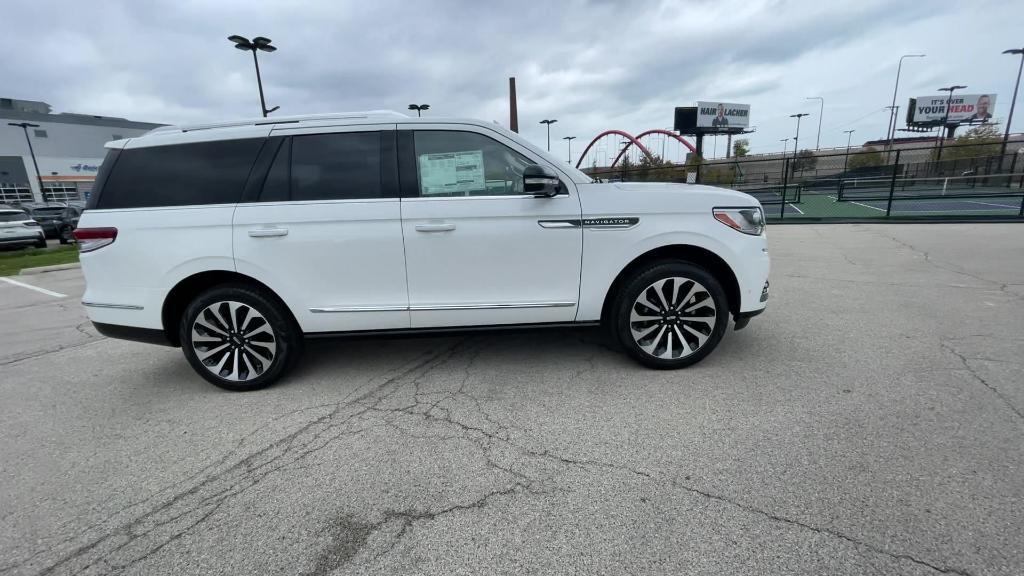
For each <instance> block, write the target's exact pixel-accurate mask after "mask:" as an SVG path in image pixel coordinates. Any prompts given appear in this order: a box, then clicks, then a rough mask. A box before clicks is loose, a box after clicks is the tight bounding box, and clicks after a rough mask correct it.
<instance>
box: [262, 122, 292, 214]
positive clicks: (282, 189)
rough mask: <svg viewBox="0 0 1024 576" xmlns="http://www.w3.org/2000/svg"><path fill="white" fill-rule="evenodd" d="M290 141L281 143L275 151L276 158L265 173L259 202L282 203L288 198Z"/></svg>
mask: <svg viewBox="0 0 1024 576" xmlns="http://www.w3.org/2000/svg"><path fill="white" fill-rule="evenodd" d="M291 146H292V141H291V139H290V138H289V139H286V140H285V141H284V142H281V147H280V148H278V150H277V156H275V157H274V162H273V163H272V164H271V165H270V171H269V172H267V179H266V180H264V181H263V191H262V192H261V193H260V202H283V201H286V200H288V198H290V194H291V193H290V192H289V188H288V186H289V185H288V181H289V179H290V178H291V176H289V174H288V171H289V165H290V163H291V158H290V153H291Z"/></svg>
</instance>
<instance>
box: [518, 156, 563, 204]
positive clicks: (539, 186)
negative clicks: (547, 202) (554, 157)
mask: <svg viewBox="0 0 1024 576" xmlns="http://www.w3.org/2000/svg"><path fill="white" fill-rule="evenodd" d="M523 191H525V192H526V193H527V194H533V195H534V196H537V197H538V198H551V197H553V196H557V195H558V193H559V192H561V191H562V181H561V180H559V179H558V174H556V173H555V171H554V170H552V169H551V168H548V167H546V166H539V165H537V164H530V165H529V166H527V167H526V168H523Z"/></svg>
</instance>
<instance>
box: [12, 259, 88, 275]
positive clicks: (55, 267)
mask: <svg viewBox="0 0 1024 576" xmlns="http://www.w3.org/2000/svg"><path fill="white" fill-rule="evenodd" d="M81 267H82V264H81V263H79V262H72V263H70V264H54V265H53V266H38V267H36V268H22V269H21V272H19V273H18V275H19V276H31V275H33V274H43V273H45V272H57V271H59V270H75V269H77V268H81Z"/></svg>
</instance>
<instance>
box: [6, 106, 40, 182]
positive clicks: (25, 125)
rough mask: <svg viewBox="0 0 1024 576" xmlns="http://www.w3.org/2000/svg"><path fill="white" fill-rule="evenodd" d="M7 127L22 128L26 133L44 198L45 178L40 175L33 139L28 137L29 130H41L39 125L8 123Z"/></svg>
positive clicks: (26, 139)
mask: <svg viewBox="0 0 1024 576" xmlns="http://www.w3.org/2000/svg"><path fill="white" fill-rule="evenodd" d="M7 125H8V126H15V127H18V128H21V129H22V130H23V131H24V132H25V142H28V153H29V155H31V156H32V165H33V166H35V169H36V181H37V182H39V195H40V196H42V195H43V193H44V190H43V176H42V175H41V174H40V173H39V163H38V162H36V151H35V149H33V148H32V139H31V138H29V137H28V129H29V128H39V124H30V123H29V122H8V123H7ZM44 200H45V198H44Z"/></svg>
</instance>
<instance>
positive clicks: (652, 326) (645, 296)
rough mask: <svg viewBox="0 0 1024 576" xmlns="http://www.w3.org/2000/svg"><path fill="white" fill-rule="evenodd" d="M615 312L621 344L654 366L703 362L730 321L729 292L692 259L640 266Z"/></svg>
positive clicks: (669, 367) (679, 365)
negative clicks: (726, 294)
mask: <svg viewBox="0 0 1024 576" xmlns="http://www.w3.org/2000/svg"><path fill="white" fill-rule="evenodd" d="M614 310H615V314H616V317H615V330H616V332H617V335H618V339H619V342H620V343H621V344H622V346H623V348H625V349H626V352H627V353H628V354H629V355H630V356H632V357H633V358H634V359H636V360H637V361H639V362H640V363H641V364H643V365H645V366H648V367H651V368H660V369H674V368H684V367H686V366H690V365H691V364H695V363H697V362H699V361H700V360H702V359H703V358H704V357H705V356H707V355H708V354H710V353H711V351H712V350H714V348H715V347H716V346H717V345H718V343H719V342H720V341H721V340H722V336H723V335H724V334H725V330H726V327H727V326H728V324H729V306H728V301H727V299H726V296H725V290H723V289H722V286H721V285H720V284H719V283H718V281H717V280H716V279H715V277H714V276H712V275H711V274H710V273H708V271H707V270H705V269H703V268H701V267H699V266H695V265H693V264H690V263H687V262H662V263H659V264H654V265H652V266H650V267H648V268H645V269H642V270H639V271H638V272H637V273H636V274H635V275H634V276H633V277H632V278H631V279H630V280H628V281H626V283H625V284H624V285H623V289H622V291H621V292H620V293H619V297H618V300H617V303H616V306H615V308H614Z"/></svg>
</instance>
